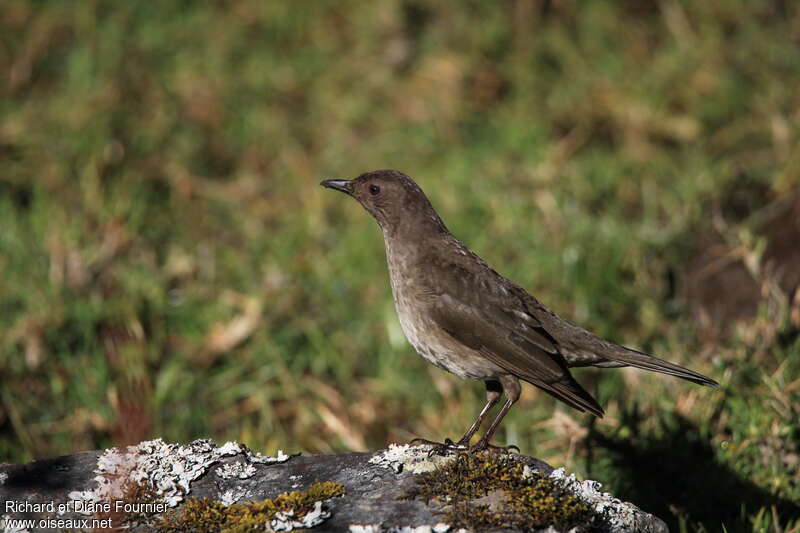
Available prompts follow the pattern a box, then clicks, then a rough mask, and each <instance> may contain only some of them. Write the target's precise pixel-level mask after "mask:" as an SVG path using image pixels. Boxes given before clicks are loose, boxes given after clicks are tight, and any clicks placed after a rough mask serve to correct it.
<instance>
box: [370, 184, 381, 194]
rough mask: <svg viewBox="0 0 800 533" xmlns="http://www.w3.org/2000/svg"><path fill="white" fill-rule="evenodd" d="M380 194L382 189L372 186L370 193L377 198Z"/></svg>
mask: <svg viewBox="0 0 800 533" xmlns="http://www.w3.org/2000/svg"><path fill="white" fill-rule="evenodd" d="M379 192H381V188H380V187H378V186H377V185H370V186H369V193H370V194H371V195H372V196H376V195H377V194H378V193H379Z"/></svg>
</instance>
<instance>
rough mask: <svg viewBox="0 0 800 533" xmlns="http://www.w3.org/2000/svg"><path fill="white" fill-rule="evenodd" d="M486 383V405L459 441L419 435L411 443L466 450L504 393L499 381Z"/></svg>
mask: <svg viewBox="0 0 800 533" xmlns="http://www.w3.org/2000/svg"><path fill="white" fill-rule="evenodd" d="M484 383H485V385H486V405H484V406H483V409H481V412H480V414H479V415H478V418H476V419H475V422H473V423H472V425H471V426H470V427H469V429H468V430H467V432H466V433H464V436H463V437H461V438H460V439H459V440H458V442H453V441H452V440H450V439H444V442H443V443H442V442H435V441H431V440H428V439H422V438H419V437H417V438H416V439H413V440H412V441H411V444H429V445H431V446H435V447H437V448H446V449H455V450H458V449H461V450H466V448H467V446H468V445H469V440H470V439H471V438H472V436H473V435H475V432H476V431H478V428H480V427H481V424H482V423H483V419H484V418H486V413H488V412H489V410H490V409H491V408H492V407H494V404H496V403H497V401H498V400H499V399H500V395H501V394H502V393H503V392H502V391H503V387H502V385H500V382H498V381H492V380H489V381H485V382H484Z"/></svg>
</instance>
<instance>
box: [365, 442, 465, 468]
mask: <svg viewBox="0 0 800 533" xmlns="http://www.w3.org/2000/svg"><path fill="white" fill-rule="evenodd" d="M432 450H433V446H428V445H423V446H411V445H410V444H390V445H389V448H388V449H386V450H384V451H382V452H381V453H379V454H378V455H376V456H375V457H373V458H372V459H370V460H369V462H370V463H372V464H376V465H379V466H385V467H387V468H391V469H392V470H394V472H395V473H396V474H399V473H400V472H402V471H403V470H407V471H409V472H411V473H412V474H421V473H423V472H430V471H432V470H434V469H436V467H437V466H441V465H443V464H446V463H448V462H450V461H452V460H453V459H455V458H456V457H457V454H456V453H450V454H447V455H438V454H432V453H431V451H432Z"/></svg>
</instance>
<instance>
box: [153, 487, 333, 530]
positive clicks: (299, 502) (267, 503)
mask: <svg viewBox="0 0 800 533" xmlns="http://www.w3.org/2000/svg"><path fill="white" fill-rule="evenodd" d="M343 494H344V485H342V484H341V483H334V482H333V481H322V482H320V481H316V482H314V483H313V484H312V485H311V487H309V489H308V490H306V491H303V492H300V491H292V492H288V493H283V494H280V495H279V496H277V497H275V498H272V499H268V500H263V501H260V502H246V503H237V504H233V505H229V506H227V507H226V506H225V505H224V504H223V503H222V502H220V501H219V500H209V499H207V498H190V499H188V500H187V501H186V503H184V504H183V505H182V506H181V507H180V508H179V509H176V510H174V511H170V512H168V513H166V514H165V515H164V516H163V517H161V519H160V520H159V521H158V523H157V524H155V527H154V530H155V531H157V532H159V533H178V532H181V533H183V532H186V531H204V532H206V531H207V532H210V533H215V532H220V533H244V532H249V531H264V529H265V525H266V524H268V523H269V522H270V521H271V520H274V519H276V518H280V516H281V515H283V516H288V517H290V518H291V519H293V520H296V521H300V522H302V520H303V518H304V517H305V516H306V515H308V514H309V513H311V512H313V511H314V509H315V505H316V503H317V502H322V501H324V500H328V499H330V498H335V497H337V496H342V495H343Z"/></svg>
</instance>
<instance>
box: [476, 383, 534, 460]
mask: <svg viewBox="0 0 800 533" xmlns="http://www.w3.org/2000/svg"><path fill="white" fill-rule="evenodd" d="M500 383H501V384H502V385H503V392H505V393H506V403H504V404H503V407H501V408H500V412H499V413H497V416H496V417H495V419H494V420H493V421H492V425H491V426H489V429H487V430H486V433H484V434H483V437H481V440H479V441H478V442H476V443H475V445H474V446H470V448H469V451H470V452H479V451H482V450H485V449H487V448H494V449H502V450H506V451H507V450H508V449H509V448H516V449H517V451H519V448H517V447H516V446H513V445H512V446H505V447H502V446H492V445H491V444H489V440H491V438H492V435H494V432H495V431H496V430H497V426H499V425H500V421H501V420H503V417H504V416H506V413H508V410H509V409H511V406H512V405H514V404H515V403H516V401H517V400H519V395H520V392H521V391H522V388H521V387H520V386H519V380H518V379H517V378H516V377H514V376H502V377H501V378H500Z"/></svg>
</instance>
